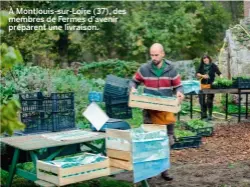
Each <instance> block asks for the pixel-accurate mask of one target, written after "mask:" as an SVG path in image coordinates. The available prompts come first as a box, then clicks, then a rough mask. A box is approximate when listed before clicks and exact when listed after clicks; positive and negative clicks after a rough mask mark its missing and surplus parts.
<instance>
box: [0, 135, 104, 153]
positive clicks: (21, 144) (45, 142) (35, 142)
mask: <svg viewBox="0 0 250 187" xmlns="http://www.w3.org/2000/svg"><path fill="white" fill-rule="evenodd" d="M66 132H67V131H62V132H60V133H66ZM97 133H98V135H96V136H93V137H90V138H79V139H75V140H67V141H55V140H51V139H48V138H45V137H43V136H42V134H35V135H34V134H33V135H27V136H12V137H4V138H1V139H0V141H1V142H3V143H6V144H8V145H10V146H12V147H15V148H19V149H21V150H25V151H29V150H36V149H42V148H49V147H57V146H63V145H71V144H76V143H83V142H89V141H93V140H100V139H104V138H105V137H106V134H105V133H100V132H97ZM45 134H51V135H52V136H53V133H45ZM57 134H58V132H57Z"/></svg>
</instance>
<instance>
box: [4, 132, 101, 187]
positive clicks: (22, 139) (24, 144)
mask: <svg viewBox="0 0 250 187" xmlns="http://www.w3.org/2000/svg"><path fill="white" fill-rule="evenodd" d="M67 133H69V134H70V133H72V134H75V133H76V131H75V132H73V131H62V132H57V133H46V134H36V135H27V136H14V137H5V138H1V142H3V143H5V144H7V145H9V146H12V147H14V148H15V151H14V155H13V158H12V163H11V166H10V169H9V178H8V181H7V187H10V186H11V184H12V181H13V177H14V175H15V174H17V175H19V176H21V177H23V178H25V179H28V180H31V181H34V182H35V181H36V180H38V179H37V176H36V161H37V160H38V152H37V151H38V150H39V149H43V148H49V147H58V150H57V151H55V152H54V153H52V154H51V155H49V156H48V157H47V158H46V159H45V160H47V161H49V160H52V159H54V158H55V157H56V156H58V155H59V154H60V153H61V151H63V150H64V149H65V148H67V146H69V145H73V144H80V143H82V144H84V145H86V146H88V147H90V148H91V149H95V150H96V151H99V152H102V153H104V150H105V144H103V146H102V147H101V148H98V147H96V146H95V145H93V144H91V141H94V140H101V139H105V137H106V135H105V133H99V132H89V131H82V132H81V134H83V135H82V137H81V136H78V137H75V138H74V137H73V136H72V139H70V137H68V138H65V139H64V140H63V139H62V140H59V141H58V140H55V139H53V138H55V137H56V136H58V137H59V136H60V135H63V134H67ZM85 133H86V135H89V134H90V133H92V134H91V135H93V136H91V137H89V136H84V134H85ZM93 133H94V134H93ZM50 137H51V138H50ZM104 142H105V141H104ZM20 150H24V151H27V152H28V153H29V154H30V157H31V160H32V162H33V165H34V170H33V172H28V171H25V170H22V169H19V168H17V164H18V160H19V153H20Z"/></svg>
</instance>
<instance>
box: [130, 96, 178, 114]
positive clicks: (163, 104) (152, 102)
mask: <svg viewBox="0 0 250 187" xmlns="http://www.w3.org/2000/svg"><path fill="white" fill-rule="evenodd" d="M129 106H130V107H137V108H142V109H149V110H157V111H167V112H173V113H178V112H179V111H180V110H181V105H180V103H179V100H178V99H177V98H176V99H167V98H160V97H150V96H146V95H138V94H136V93H130V95H129Z"/></svg>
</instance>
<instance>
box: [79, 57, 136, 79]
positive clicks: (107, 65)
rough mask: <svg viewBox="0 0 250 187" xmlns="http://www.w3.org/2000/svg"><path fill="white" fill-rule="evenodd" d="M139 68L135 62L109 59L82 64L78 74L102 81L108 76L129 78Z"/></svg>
mask: <svg viewBox="0 0 250 187" xmlns="http://www.w3.org/2000/svg"><path fill="white" fill-rule="evenodd" d="M139 66H140V64H139V63H137V62H127V61H123V60H118V59H110V60H107V61H102V62H92V63H88V64H87V63H84V64H83V66H82V67H81V68H80V70H79V72H80V73H81V74H83V76H84V77H86V78H103V79H104V78H106V75H108V74H112V75H116V76H118V77H123V78H124V77H125V78H131V77H132V76H133V75H134V73H135V72H136V71H137V69H138V68H139Z"/></svg>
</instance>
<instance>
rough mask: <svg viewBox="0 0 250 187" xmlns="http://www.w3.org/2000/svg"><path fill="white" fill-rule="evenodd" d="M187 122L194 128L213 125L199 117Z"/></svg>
mask: <svg viewBox="0 0 250 187" xmlns="http://www.w3.org/2000/svg"><path fill="white" fill-rule="evenodd" d="M187 124H188V126H190V127H192V128H194V129H199V128H204V127H211V125H209V124H208V123H207V122H205V121H202V120H199V119H193V120H190V121H189V122H188V123H187Z"/></svg>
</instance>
